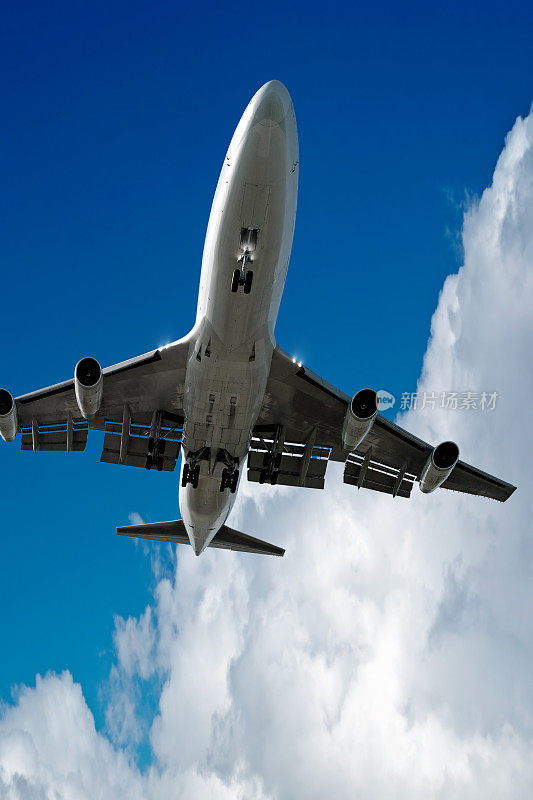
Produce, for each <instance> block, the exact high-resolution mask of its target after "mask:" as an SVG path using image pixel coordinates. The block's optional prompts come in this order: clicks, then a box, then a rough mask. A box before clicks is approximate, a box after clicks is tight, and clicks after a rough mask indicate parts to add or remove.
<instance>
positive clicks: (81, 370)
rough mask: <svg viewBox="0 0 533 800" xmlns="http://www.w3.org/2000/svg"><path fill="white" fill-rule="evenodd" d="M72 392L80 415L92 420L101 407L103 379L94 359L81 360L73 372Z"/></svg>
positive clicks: (98, 365) (100, 369)
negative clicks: (73, 391) (74, 393)
mask: <svg viewBox="0 0 533 800" xmlns="http://www.w3.org/2000/svg"><path fill="white" fill-rule="evenodd" d="M74 390H75V392H76V400H77V402H78V407H79V409H80V411H81V414H82V416H83V417H85V419H92V418H93V417H95V416H96V415H97V414H98V411H99V410H100V406H101V405H102V395H103V391H104V378H103V375H102V368H101V366H100V364H99V363H98V361H97V360H96V359H95V358H91V357H88V358H82V359H81V361H78V363H77V364H76V369H75V370H74Z"/></svg>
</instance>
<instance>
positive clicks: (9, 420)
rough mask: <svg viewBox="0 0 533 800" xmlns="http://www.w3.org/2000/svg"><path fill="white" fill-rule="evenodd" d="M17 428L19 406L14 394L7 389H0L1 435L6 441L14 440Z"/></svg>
mask: <svg viewBox="0 0 533 800" xmlns="http://www.w3.org/2000/svg"><path fill="white" fill-rule="evenodd" d="M17 429H18V419H17V406H16V405H15V401H14V399H13V395H12V394H11V392H8V391H7V389H0V436H1V437H2V439H3V440H4V442H12V441H13V439H14V438H15V436H16V435H17Z"/></svg>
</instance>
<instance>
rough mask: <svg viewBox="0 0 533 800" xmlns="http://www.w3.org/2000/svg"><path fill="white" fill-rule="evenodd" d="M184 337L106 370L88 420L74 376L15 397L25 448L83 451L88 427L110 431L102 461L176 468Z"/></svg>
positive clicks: (187, 346)
mask: <svg viewBox="0 0 533 800" xmlns="http://www.w3.org/2000/svg"><path fill="white" fill-rule="evenodd" d="M191 341H192V340H191V338H190V337H185V338H184V339H181V340H179V341H177V342H174V343H173V344H170V345H167V346H166V347H163V348H160V349H158V350H152V351H151V352H149V353H145V354H143V355H140V356H136V357H135V358H131V359H129V360H128V361H122V362H120V363H119V364H114V365H113V366H111V367H106V368H104V369H103V370H102V372H103V376H104V380H103V387H104V389H103V399H102V405H101V407H100V410H99V412H98V414H97V416H96V417H95V418H94V419H92V420H90V421H89V422H87V420H85V419H83V417H82V415H81V413H80V410H79V408H78V404H77V401H76V396H75V392H74V379H71V380H68V381H64V382H63V383H58V384H55V385H54V386H49V387H47V388H45V389H39V390H38V391H36V392H30V393H29V394H25V395H21V396H20V397H17V398H16V405H17V413H18V423H19V429H20V430H21V432H22V442H21V448H22V450H33V451H34V452H37V451H41V450H45V451H46V450H67V451H68V452H70V451H73V450H74V451H76V450H84V449H85V444H86V441H87V434H88V429H89V428H95V429H97V430H103V431H105V434H106V435H105V437H104V449H103V452H102V457H101V460H102V461H106V462H110V463H116V464H126V465H128V466H138V467H146V468H147V469H150V468H154V469H159V470H161V469H164V470H173V469H174V467H175V465H176V459H177V458H178V456H179V447H180V442H181V430H182V424H183V384H184V381H185V371H186V367H187V360H188V356H189V350H190V345H191Z"/></svg>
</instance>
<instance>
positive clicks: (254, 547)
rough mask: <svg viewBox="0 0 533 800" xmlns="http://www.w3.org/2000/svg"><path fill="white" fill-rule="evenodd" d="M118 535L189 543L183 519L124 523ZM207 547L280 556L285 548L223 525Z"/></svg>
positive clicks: (156, 540)
mask: <svg viewBox="0 0 533 800" xmlns="http://www.w3.org/2000/svg"><path fill="white" fill-rule="evenodd" d="M117 533H118V535H119V536H133V537H134V538H136V539H151V540H152V541H153V542H174V543H175V544H190V541H189V537H188V536H187V531H186V529H185V525H184V523H183V520H181V519H177V520H172V521H170V522H149V523H147V524H146V525H125V526H124V527H122V528H117ZM208 547H218V548H220V549H222V550H238V551H240V552H243V553H260V554H263V555H267V556H282V555H284V553H285V550H284V549H283V548H281V547H276V545H274V544H270V543H269V542H263V541H262V539H255V538H254V537H253V536H247V535H246V534H245V533H241V532H240V531H236V530H234V529H233V528H229V527H228V526H227V525H223V526H222V527H221V529H220V530H219V531H218V533H217V534H216V535H215V536H214V537H213V539H212V540H211V542H210V544H209V545H208Z"/></svg>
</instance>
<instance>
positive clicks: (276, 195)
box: [179, 81, 298, 555]
mask: <svg viewBox="0 0 533 800" xmlns="http://www.w3.org/2000/svg"><path fill="white" fill-rule="evenodd" d="M297 191H298V136H297V131H296V120H295V116H294V109H293V106H292V102H291V98H290V95H289V93H288V91H287V89H286V88H285V87H284V86H283V84H281V83H279V82H278V81H270V82H269V83H267V84H265V85H264V86H263V87H262V88H261V89H260V90H259V91H258V92H257V93H256V94H255V95H254V97H253V98H252V100H251V101H250V103H249V105H248V107H247V108H246V110H245V112H244V114H243V116H242V118H241V120H240V122H239V124H238V126H237V129H236V131H235V133H234V135H233V138H232V140H231V144H230V146H229V149H228V152H227V155H226V158H225V161H224V165H223V167H222V172H221V174H220V178H219V181H218V185H217V189H216V192H215V197H214V200H213V205H212V208H211V215H210V218H209V224H208V228H207V234H206V239H205V247H204V255H203V261H202V272H201V278H200V292H199V297H198V311H197V318H196V324H195V327H194V333H195V336H194V337H193V344H192V346H191V351H190V354H189V360H188V364H187V372H186V379H185V387H184V396H183V408H184V429H183V441H182V456H183V457H182V467H181V470H182V472H181V476H180V493H179V502H180V510H181V515H182V519H183V521H184V523H185V526H186V529H187V533H188V535H189V539H190V541H191V544H192V546H193V548H194V551H195V553H196V554H197V555H199V554H200V553H201V552H202V551H203V550H204V548H205V547H207V545H208V544H209V542H210V541H211V539H212V538H213V536H214V535H215V534H216V533H217V531H218V530H219V529H220V527H221V526H222V525H223V524H224V522H225V520H226V518H227V516H228V514H229V512H230V510H231V508H232V506H233V502H234V500H235V497H236V486H237V485H238V480H240V477H241V475H242V464H243V461H244V459H245V458H246V455H247V453H248V449H249V445H250V440H251V436H252V430H253V427H254V425H255V424H256V421H257V418H258V415H259V412H260V410H261V405H262V401H263V396H264V392H265V387H266V382H267V378H268V374H269V370H270V363H271V360H272V353H273V350H274V347H275V344H276V343H275V339H274V327H275V323H276V319H277V315H278V310H279V305H280V301H281V296H282V293H283V287H284V284H285V277H286V274H287V267H288V263H289V257H290V252H291V247H292V239H293V233H294V222H295V215H296V199H297ZM236 270H240V274H238V275H236V274H235V271H236ZM250 272H251V273H252V274H253V277H250V276H249V275H248V273H250ZM247 275H248V277H247ZM237 279H238V284H237ZM236 287H237V288H236ZM235 289H236V290H235ZM184 469H185V470H186V473H185V474H186V475H187V474H189V475H191V474H193V472H194V470H195V469H196V470H197V475H196V478H197V479H196V481H193V482H189V483H187V484H186V485H183V483H184V480H183V477H184V472H183V471H184ZM237 470H238V475H237V472H236V471H237ZM231 480H233V485H232V486H231V487H229V486H226V488H224V489H223V490H221V486H222V485H223V483H224V481H226V482H231ZM232 489H233V491H232Z"/></svg>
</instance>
